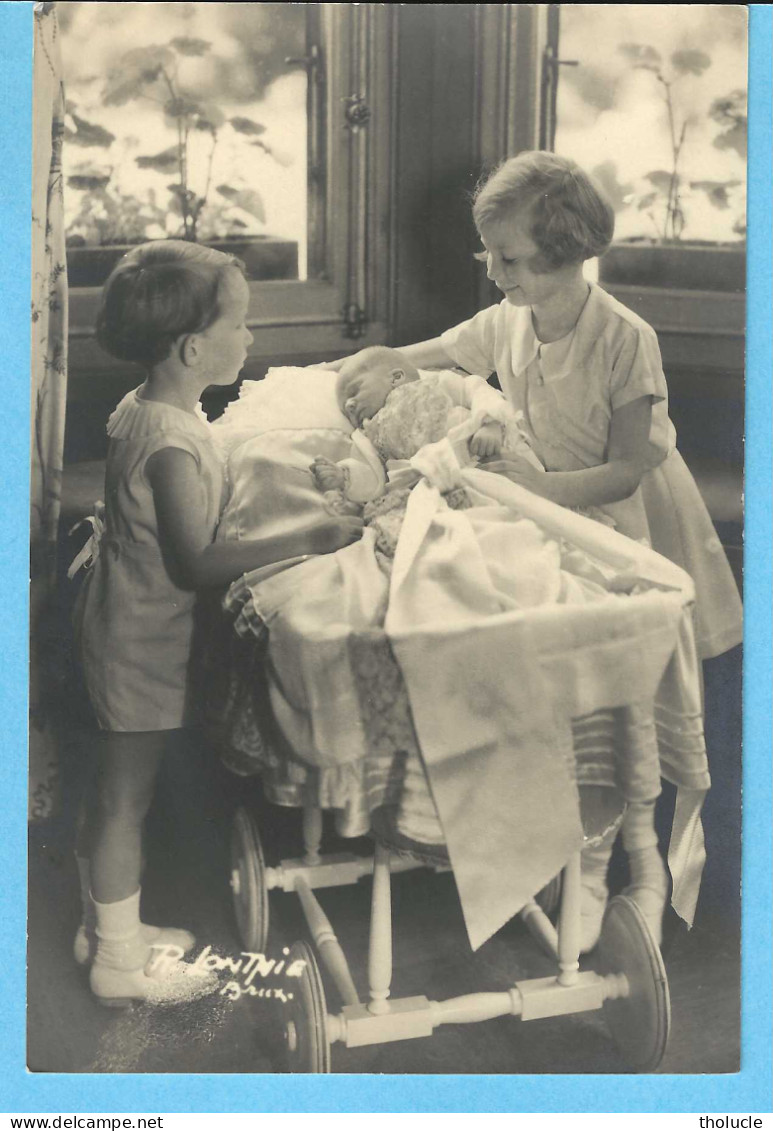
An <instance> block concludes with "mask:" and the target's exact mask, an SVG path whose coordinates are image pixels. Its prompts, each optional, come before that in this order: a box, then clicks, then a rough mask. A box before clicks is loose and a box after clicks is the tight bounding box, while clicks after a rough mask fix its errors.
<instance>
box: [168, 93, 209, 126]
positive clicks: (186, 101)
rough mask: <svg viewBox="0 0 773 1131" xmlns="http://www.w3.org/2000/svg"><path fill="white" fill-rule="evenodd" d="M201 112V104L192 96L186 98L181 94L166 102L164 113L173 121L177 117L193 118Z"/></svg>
mask: <svg viewBox="0 0 773 1131" xmlns="http://www.w3.org/2000/svg"><path fill="white" fill-rule="evenodd" d="M200 113H201V104H200V103H198V102H194V100H193V99H192V98H186V97H185V95H181V96H180V97H179V98H170V99H169V101H168V102H166V103H164V114H165V115H166V116H167V118H171V119H172V121H176V120H177V118H192V117H193V115H194V114H200Z"/></svg>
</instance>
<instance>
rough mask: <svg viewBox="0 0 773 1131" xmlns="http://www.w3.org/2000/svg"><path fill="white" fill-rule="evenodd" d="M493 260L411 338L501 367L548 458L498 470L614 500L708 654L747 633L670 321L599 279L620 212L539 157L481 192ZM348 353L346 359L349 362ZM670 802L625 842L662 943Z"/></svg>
mask: <svg viewBox="0 0 773 1131" xmlns="http://www.w3.org/2000/svg"><path fill="white" fill-rule="evenodd" d="M473 218H474V221H475V224H476V227H477V229H478V233H479V235H480V238H481V242H482V244H483V251H482V252H480V254H479V258H480V259H481V260H482V261H483V262H485V263H486V268H487V273H488V277H489V279H491V280H492V281H493V282H494V283H496V285H497V287H498V288H499V290H500V291H502V293H503V294H504V296H505V297H504V299H503V300H502V302H501V303H499V304H498V305H496V306H491V307H488V308H487V309H485V310H482V311H480V312H479V313H478V314H476V315H475V316H474V317H473V318H471V319H469V320H468V321H466V322H463V323H461V324H460V325H458V326H455V327H453V328H451V329H449V330H447V331H446V332H445V333H444V334H442V335H441V336H440V337H438V338H434V339H431V340H429V341H425V342H419V343H416V344H414V345H409V346H404V347H401V352H402V353H403V355H404V356H405V357H406V358H407V359H408V360H409V361H411V362H413V364H414V365H416V366H419V367H422V368H430V367H433V366H438V367H445V366H449V365H459V366H461V367H462V368H463V369H465V370H467V371H468V372H470V373H476V374H481V375H485V376H488V375H489V374H490V373H493V372H496V374H497V377H498V379H499V382H500V385H501V387H502V390H503V392H504V393H505V395H506V397H507V398H508V400H509V401H510V403H511V404H512V406H513V408H514V409H516V410H520V411H521V412H522V413H523V422H522V423H523V427H524V429H525V431H526V434H527V436H528V438H529V440H530V443H531V446H532V448H533V450H534V452H535V454H536V455H537V456H538V458H539V460H540V461H541V463H542V464H543V466H544V467H545V469H546V471H545V472H539V471H536V470H535V469H534V467H533V466H532V465H530V464H529V463H528V462H527V461H526V460H525V459H523V458H521V457H519V456H518V455H515V454H512V453H507V452H503V453H502V454H501V456H499V457H496V458H494V459H493V460H491V461H489V463H488V469H489V470H490V471H492V472H494V473H497V474H500V475H504V476H506V477H507V478H509V479H511V480H512V481H513V482H515V483H519V484H521V485H523V486H525V487H527V488H529V490H531V491H534V492H535V493H536V494H538V495H542V496H544V497H545V498H548V499H551V500H552V501H554V502H556V503H559V504H561V505H564V506H569V507H583V508H586V507H598V508H600V509H601V510H603V511H605V512H607V514H608V515H609V516H610V517H611V518H612V519H613V520H614V522H615V525H616V526H617V528H618V530H619V531H620V532H621V533H623V534H627V535H629V536H630V537H632V538H635V539H646V540H647V541H648V542H649V543H650V545H651V546H652V547H653V549H655V550H656V551H658V552H659V553H661V554H663V555H664V556H665V557H667V558H670V559H671V560H672V561H674V562H676V564H677V565H679V566H681V567H682V568H683V569H684V570H686V572H687V573H689V574H690V576H691V577H692V579H693V581H694V583H695V589H696V598H697V599H696V610H695V626H696V638H697V644H698V650H699V653H700V655H701V656H702V658H704V659H705V658H708V657H711V656H717V655H720V654H721V653H722V652H725V651H727V650H728V649H730V648H732V647H733V646H735V645H736V644H738V643H740V641H741V639H742V630H741V602H740V597H739V594H738V590H737V587H736V584H735V581H734V578H733V575H732V572H731V570H730V567H729V564H728V562H727V559H726V557H725V554H724V551H723V549H722V546H721V544H720V542H719V539H718V538H717V535H716V532H715V530H714V527H713V524H712V522H711V518H710V516H709V514H708V511H707V509H706V506H705V504H704V502H703V500H702V498H701V495H700V493H699V491H698V488H697V486H696V484H695V481H694V480H693V478H692V475H691V474H690V472H689V471H688V469H687V467H686V465H685V463H684V461H683V459H682V457H681V456H680V455H679V453H678V451H677V450H676V446H675V442H676V434H675V431H674V427H673V424H672V423H671V421H670V419H669V416H668V392H667V388H666V381H665V377H664V375H663V368H662V363H661V358H660V350H659V348H658V342H657V337H656V335H655V332H654V330H653V329H652V328H651V327H650V326H649V325H647V323H646V322H644V321H643V320H642V319H641V318H639V317H638V316H637V315H636V314H634V313H633V312H632V311H630V310H628V309H627V308H626V307H625V306H623V305H622V304H621V303H619V302H617V301H616V300H615V299H614V298H613V297H612V296H611V295H609V294H607V293H606V292H605V291H604V290H603V289H602V288H601V287H599V286H597V285H595V284H593V283H589V282H588V281H587V280H586V279H585V277H584V275H583V263H584V261H585V260H586V259H591V258H593V257H595V256H598V255H602V254H603V253H604V252H605V251H606V249H607V248H608V246H609V244H610V242H611V240H612V235H613V231H614V213H613V211H612V208H611V206H610V205H609V203H608V202H607V200H606V199H605V198H604V196H603V195H602V193H601V192H600V190H599V188H598V187H597V186H596V184H595V183H594V182H593V181H592V180H591V179H590V178H589V177H588V176H587V175H586V174H585V173H584V172H583V171H582V170H581V169H580V168H578V166H577V165H575V164H574V162H572V161H568V160H566V159H564V158H561V157H558V156H556V155H555V154H553V153H543V152H528V153H521V154H519V156H517V157H514V158H512V159H510V160H508V161H506V162H505V163H504V164H503V165H502V166H500V168H499V169H497V170H496V171H495V172H494V173H493V174H492V175H491V177H490V178H489V179H488V180H487V181H486V182H485V183H484V184H483V185H482V186H481V187H480V188H479V189H478V191H477V193H476V197H475V200H474V203H473ZM341 364H342V362H334V363H332V365H333V367H335V368H340V366H341ZM653 808H654V799H653V800H652V801H651V802H650V803H649V804H636V805H631V806H630V807H629V811H628V814H627V816H626V820H625V824H624V827H623V841H624V844H625V846H626V848H627V850H628V855H629V860H630V868H631V888H630V889H629V891H630V894H631V895H633V896H634V897H635V898H636V899H637V900H638V901H639V903H640V906H641V908H642V910H643V911H644V913H645V915H647V918H648V921H649V923H650V925H651V927H652V929H653V933H654V934H655V936H656V937H657V938H659V935H660V922H661V918H662V912H663V908H664V904H665V898H666V894H667V886H668V881H667V876H666V873H665V869H664V867H663V863H662V860H661V858H660V854H659V852H658V848H657V837H656V834H655V829H654V820H653ZM610 853H611V842H609V843H607V844H602V846H601V847H600V848H597V849H589V850H588V851H586V852H585V853H583V949H584V950H588V949H590V948H591V947H592V946H593V945H594V944H595V942H596V940H597V938H598V934H599V930H600V924H601V916H602V914H603V910H604V907H605V904H606V899H607V887H606V872H607V865H608V861H609V856H610Z"/></svg>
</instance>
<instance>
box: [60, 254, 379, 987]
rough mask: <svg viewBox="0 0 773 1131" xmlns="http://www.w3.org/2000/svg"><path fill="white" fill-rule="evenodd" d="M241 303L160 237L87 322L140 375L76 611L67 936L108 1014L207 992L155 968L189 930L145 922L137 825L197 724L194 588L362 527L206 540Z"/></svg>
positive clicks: (222, 274) (337, 540) (348, 521)
mask: <svg viewBox="0 0 773 1131" xmlns="http://www.w3.org/2000/svg"><path fill="white" fill-rule="evenodd" d="M248 300H249V290H248V287H247V283H246V281H245V278H244V274H243V270H242V265H241V264H240V263H239V261H238V260H236V259H234V258H233V257H231V256H227V255H223V254H222V253H220V252H215V251H212V250H210V249H206V248H203V247H200V246H197V245H194V244H189V243H184V242H181V241H174V240H162V241H157V242H154V243H150V244H145V245H143V246H141V247H138V248H136V249H134V250H133V251H131V252H130V253H129V254H128V255H126V256H125V257H124V259H123V260H122V261H121V263H120V264H119V266H118V267H117V268H116V269H115V270H114V272H113V274H112V275H111V277H110V279H109V280H108V282H107V284H106V287H105V292H104V296H103V301H102V307H101V310H100V314H99V318H98V322H97V333H98V338H99V341H100V344H101V345H102V346H103V348H104V349H106V350H107V352H108V353H111V354H112V355H113V356H114V357H117V358H120V359H121V360H124V361H133V362H138V363H139V364H140V365H141V366H143V368H144V369H145V372H146V378H145V381H144V382H143V384H142V385H140V387H139V388H137V389H135V390H134V391H133V392H131V393H128V394H127V396H125V397H124V398H123V400H122V401H121V403H120V404H119V405H118V407H117V409H116V410H115V412H114V413H113V415H112V416H111V417H110V421H109V423H108V428H107V431H108V435H109V437H110V444H109V451H108V459H107V471H106V481H105V524H104V531H103V533H102V535H101V537H100V538H99V539H98V541H97V542H96V545H95V550H94V562H93V565H92V567H91V569H90V570H89V571H88V573H87V576H86V580H85V583H84V587H83V589H82V591H81V594H80V596H79V602H78V608H77V611H76V630H77V638H78V644H79V648H80V653H81V657H82V662H83V667H84V672H85V677H86V683H87V687H88V691H89V697H90V699H91V702H92V705H93V708H94V711H95V714H96V718H97V721H98V723H99V726H100V728H101V732H102V733H101V735H100V741H99V745H100V750H99V761H98V771H97V788H96V801H95V803H94V810H93V812H91V813H90V814H89V816H88V825H89V827H90V829H91V833H92V835H91V844H90V853H89V865H88V881H89V882H90V888H91V896H92V897H93V903H92V909H93V917H92V916H88V917H87V919H86V922H85V924H84V927H83V928H82V929H81V931H80V932H79V940H78V943H79V949H80V958H81V960H88V958H90V957H91V956H92V953H93V951H94V950H95V952H96V953H95V954H94V955H93V963H92V966H91V973H90V982H91V988H92V990H93V992H94V993H95V994H96V995H97V997H98V998H100V999H101V1000H102V1001H103V1002H104V1003H105V1004H110V1005H121V1004H128V1003H129V1002H131V1001H132V1000H135V999H141V1000H142V999H149V1000H153V1001H168V1000H175V999H177V998H179V997H181V996H182V997H187V996H194V995H195V994H196V993H197V992H199V991H200V992H205V987H204V981H203V979H201V978H200V977H198V975H197V976H195V977H194V976H193V974H192V972H193V971H194V967H192V966H190V965H188V964H185V963H183V962H178V963H176V964H174V965H172V964H170V963H169V962H168V961H165V962H163V963H162V962H154V954H153V950H154V948H164V947H169V946H174V947H178V948H179V951H180V952H185V951H187V950H189V949H190V948H191V947H192V946H193V945H194V939H193V936H192V935H190V934H189V933H188V932H186V931H179V930H173V929H169V928H160V927H151V926H147V925H145V924H143V923H142V922H141V921H140V867H141V829H142V822H143V819H144V817H145V815H146V813H147V810H148V808H149V806H150V802H151V799H152V796H153V791H154V785H155V781H156V776H157V773H158V770H159V767H160V764H161V760H162V759H163V758H164V756H165V755H166V754H168V753H169V752H170V751H171V750H172V749H173V748H174V746H175V744H177V743H180V741H181V738H182V737H183V736H184V730H183V728H185V727H186V726H189V725H190V724H191V722H192V721H193V716H192V710H191V708H192V704H191V702H190V691H189V679H188V666H189V660H190V652H191V639H192V633H193V618H194V606H195V603H196V590H199V589H203V588H206V587H217V586H224V585H226V584H228V583H230V582H232V581H234V580H235V579H236V578H237V577H239V576H240V575H241V574H242V573H245V572H246V571H248V570H251V569H255V568H257V567H259V566H261V565H265V564H267V563H269V562H273V561H278V560H280V559H283V558H290V557H294V556H296V555H303V554H319V553H327V552H330V551H333V550H336V549H338V548H340V547H342V546H345V545H347V544H348V543H349V542H351V541H352V540H353V539H355V538H356V537H358V536H359V533H360V530H361V526H362V524H361V522H360V520H359V519H357V518H351V517H341V516H330V517H329V518H328V519H323V520H322V521H320V522H318V523H316V524H315V525H314V526H312V527H310V528H309V529H307V530H304V531H301V532H300V533H293V534H291V535H286V536H284V537H282V538H272V539H264V540H260V539H256V540H253V541H244V542H238V543H235V542H233V543H222V544H215V543H214V542H213V539H214V536H215V531H216V527H217V523H218V518H219V515H220V509H221V505H222V497H223V468H222V463H221V459H220V457H219V455H218V452H217V449H216V447H215V445H214V443H213V440H212V437H211V435H210V426H209V424H208V422H207V420H206V417H205V416H204V414H203V412H202V410H201V407H200V405H199V398H200V397H201V394H202V392H203V391H204V390H205V389H206V388H207V387H208V386H211V385H229V384H231V383H232V382H233V381H235V380H236V377H237V376H238V373H239V370H240V369H241V367H242V365H243V363H244V361H245V358H246V356H247V348H248V346H249V344H250V343H251V342H252V340H253V339H252V334H251V333H250V331H249V330H248V329H247V326H246V315H247V305H248ZM82 879H83V876H82ZM90 920H91V923H93V926H94V927H95V940H94V939H92V938H91V937H90V925H91V923H90ZM94 941H95V943H96V946H95V947H94V945H93V943H94ZM76 957H78V948H76ZM197 981H198V982H199V983H201V984H200V986H199V987H198V988H197V985H196V983H197Z"/></svg>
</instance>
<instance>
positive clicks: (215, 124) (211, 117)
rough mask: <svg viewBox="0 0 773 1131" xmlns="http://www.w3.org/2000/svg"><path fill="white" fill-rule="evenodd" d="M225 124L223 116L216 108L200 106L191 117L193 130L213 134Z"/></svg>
mask: <svg viewBox="0 0 773 1131" xmlns="http://www.w3.org/2000/svg"><path fill="white" fill-rule="evenodd" d="M224 122H225V114H224V113H223V112H222V110H219V109H218V108H217V106H201V107H200V109H199V112H198V113H197V114H194V116H193V128H194V129H195V130H202V131H204V132H206V133H211V134H213V135H214V134H215V133H217V130H218V129H219V127H220V126H222V125H223V123H224Z"/></svg>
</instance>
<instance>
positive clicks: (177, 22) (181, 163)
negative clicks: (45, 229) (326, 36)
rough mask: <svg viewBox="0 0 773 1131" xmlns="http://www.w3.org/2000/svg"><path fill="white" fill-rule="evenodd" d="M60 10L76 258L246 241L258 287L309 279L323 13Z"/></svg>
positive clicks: (143, 7)
mask: <svg viewBox="0 0 773 1131" xmlns="http://www.w3.org/2000/svg"><path fill="white" fill-rule="evenodd" d="M59 7H60V9H61V26H62V53H63V61H64V70H65V86H66V96H67V101H68V110H69V118H68V122H67V126H68V130H67V134H66V144H65V167H64V171H65V178H66V180H65V184H66V197H65V206H66V224H67V237H68V246H69V247H70V248H76V247H78V246H82V245H89V246H94V245H109V244H125V243H140V242H142V241H144V240H146V239H154V238H162V237H164V236H178V237H180V236H182V237H185V238H195V239H199V240H202V241H206V242H211V241H212V240H213V239H221V238H224V237H227V238H228V239H231V240H234V241H235V240H236V239H237V237H238V238H239V244H238V246H236V244H234V247H233V250H234V251H235V252H236V254H239V255H241V256H242V257H243V258H244V257H246V258H247V259H248V266H250V269H251V274H252V276H253V277H255V278H301V279H303V278H305V277H306V258H307V256H306V248H307V242H308V233H307V226H308V221H307V216H308V201H307V151H308V134H309V129H308V123H307V109H306V107H307V81H308V80H307V72H306V68H305V67H304V65H303V62H302V60H303V58H304V57H305V56H306V54H307V19H308V17H309V15H310V9H311V8H313V5H306V4H225V3H217V4H208V3H202V4H191V3H182V4H179V3H151V4H144V3H118V4H114V3H100V4H94V3H65V4H60V6H59ZM288 57H290V58H292V59H294V60H299V62H294V63H290V64H288V63H287V62H286V59H287V58H288ZM244 237H248V238H247V239H246V240H245V239H244ZM255 251H257V252H258V255H257V259H256V260H255V261H254V262H253V258H252V256H253V254H254V252H255ZM73 258H74V257H73V256H72V255H71V257H70V259H71V264H70V270H71V280H72V270H73V262H72V261H73ZM92 258H93V257H92ZM74 281H76V282H77V281H78V280H74Z"/></svg>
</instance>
